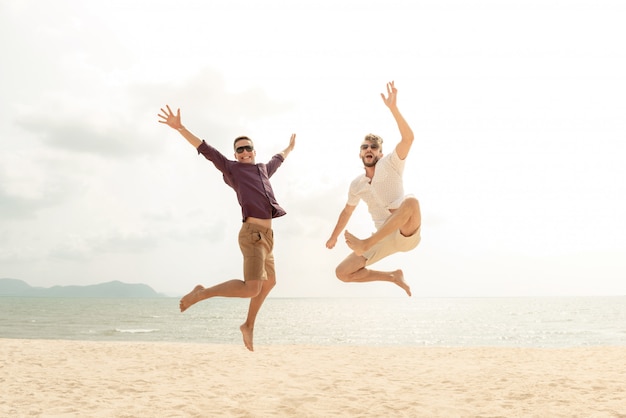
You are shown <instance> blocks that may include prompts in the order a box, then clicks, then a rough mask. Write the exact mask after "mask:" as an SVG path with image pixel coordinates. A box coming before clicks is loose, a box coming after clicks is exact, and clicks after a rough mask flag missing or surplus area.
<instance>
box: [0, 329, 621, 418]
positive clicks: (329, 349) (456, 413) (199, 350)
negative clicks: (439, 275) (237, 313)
mask: <svg viewBox="0 0 626 418" xmlns="http://www.w3.org/2000/svg"><path fill="white" fill-rule="evenodd" d="M0 347H1V348H0V387H2V396H1V397H0V416H2V417H23V416H29V417H38V416H39V417H87V416H89V417H332V416H342V417H626V347H592V348H568V349H534V348H440V347H437V348H415V347H360V346H357V347H347V346H320V347H315V346H259V347H256V351H255V352H253V353H251V352H248V351H247V350H246V349H245V348H244V347H243V345H242V346H231V345H207V344H178V343H147V342H146V343H144V342H137V343H135V342H92V341H58V340H17V339H16V340H14V339H0Z"/></svg>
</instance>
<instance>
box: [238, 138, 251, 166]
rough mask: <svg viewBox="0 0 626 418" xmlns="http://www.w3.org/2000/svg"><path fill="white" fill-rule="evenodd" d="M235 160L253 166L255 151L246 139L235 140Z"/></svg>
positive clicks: (248, 139)
mask: <svg viewBox="0 0 626 418" xmlns="http://www.w3.org/2000/svg"><path fill="white" fill-rule="evenodd" d="M233 145H234V148H235V158H236V159H237V161H239V162H240V163H244V164H254V158H255V157H256V151H255V150H254V144H253V143H252V140H251V139H250V138H248V137H239V138H237V139H235V142H234V144H233Z"/></svg>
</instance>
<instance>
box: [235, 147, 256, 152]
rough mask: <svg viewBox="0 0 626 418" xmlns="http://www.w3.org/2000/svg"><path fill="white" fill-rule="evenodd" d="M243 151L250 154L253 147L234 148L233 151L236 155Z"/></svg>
mask: <svg viewBox="0 0 626 418" xmlns="http://www.w3.org/2000/svg"><path fill="white" fill-rule="evenodd" d="M244 150H246V151H248V152H252V151H254V147H253V146H252V145H244V146H243V147H237V148H235V151H236V152H237V154H241V153H242V152H243V151H244Z"/></svg>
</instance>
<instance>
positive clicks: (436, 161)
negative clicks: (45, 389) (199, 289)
mask: <svg viewBox="0 0 626 418" xmlns="http://www.w3.org/2000/svg"><path fill="white" fill-rule="evenodd" d="M625 21H626V4H625V3H623V2H622V1H618V0H616V1H603V0H588V1H576V0H563V1H554V0H540V1H534V0H523V1H507V0H493V1H487V0H482V1H466V0H458V1H450V0H433V1H419V0H410V1H403V2H398V1H388V0H385V1H367V0H358V1H357V0H354V1H341V0H318V1H287V0H284V1H278V0H274V1H257V0H224V1H201V0H197V1H188V0H187V1H185V0H182V1H176V2H172V1H167V2H166V1H161V0H150V1H147V0H146V1H128V0H106V1H104V0H102V1H88V2H86V1H82V0H77V1H64V0H56V1H54V2H50V1H44V0H40V1H28V0H21V1H13V0H0V56H1V57H2V64H1V65H0V278H1V277H6V278H15V279H21V280H24V281H26V282H28V283H29V284H31V285H33V286H44V287H49V286H53V285H86V284H94V283H101V282H105V281H110V280H120V281H123V282H129V283H137V282H141V283H146V284H148V285H150V286H152V287H153V288H154V289H155V290H156V291H158V292H163V293H166V294H169V295H172V296H176V295H180V294H184V293H186V292H187V291H189V290H190V289H191V288H192V287H193V286H194V285H195V284H197V283H202V284H204V285H211V284H215V283H218V282H221V281H224V280H226V279H231V278H240V277H241V264H242V261H241V254H240V252H239V248H238V244H237V233H238V230H239V227H240V214H241V212H240V208H239V206H238V205H237V202H236V197H235V194H234V192H233V191H232V189H230V188H229V187H228V186H226V184H224V182H223V181H222V178H221V174H220V173H219V172H218V171H217V170H216V169H215V168H214V167H213V165H212V164H211V163H210V162H208V161H207V160H205V159H204V158H203V157H201V156H198V155H197V154H196V151H195V150H194V149H193V148H192V147H191V146H190V145H189V144H188V143H186V141H185V140H184V139H183V138H182V137H181V136H180V135H179V134H178V133H177V132H175V131H174V130H172V129H170V128H168V127H166V126H164V125H162V124H159V123H157V120H158V118H157V114H158V113H159V109H160V108H161V107H163V106H164V105H165V104H169V105H170V106H171V107H172V108H173V109H176V108H180V109H181V112H182V120H183V123H184V124H185V125H186V126H187V127H188V128H189V129H190V130H191V131H192V132H194V133H195V134H196V135H197V136H199V137H201V138H203V139H205V140H207V142H209V143H211V144H213V145H214V146H215V147H216V148H218V149H219V150H220V151H222V152H223V153H224V154H226V155H227V156H229V157H231V156H232V140H233V139H234V138H235V137H236V136H238V135H248V136H250V137H251V138H253V139H254V141H255V145H256V148H257V161H258V162H266V161H268V160H269V159H270V158H271V156H272V155H273V154H274V153H276V152H279V151H280V150H282V149H283V148H284V147H286V146H287V145H288V142H289V137H290V135H291V133H292V132H295V133H296V134H297V143H296V148H295V150H294V151H293V152H292V153H291V154H290V155H289V157H288V159H287V160H286V161H285V163H284V164H283V165H282V167H281V168H280V169H279V170H278V171H277V173H276V174H275V175H274V177H272V183H273V186H274V191H275V194H276V196H277V199H278V201H279V202H280V204H281V206H283V207H284V208H285V209H286V210H287V212H288V214H287V215H286V216H285V217H282V218H279V219H276V220H274V223H273V226H274V230H275V237H276V242H275V250H274V251H275V257H276V264H277V266H276V267H277V273H278V285H277V287H276V288H275V290H274V292H273V293H272V296H275V297H281V296H283V297H291V296H294V297H307V296H392V297H393V296H398V297H406V296H405V295H404V292H403V291H402V289H400V288H398V287H395V286H392V285H389V284H382V283H379V284H345V283H342V282H340V281H338V280H337V279H336V278H335V275H334V269H335V266H336V265H337V264H338V263H339V262H340V261H341V260H342V259H343V258H344V257H345V256H346V255H347V254H348V252H349V249H348V247H347V246H346V245H345V243H344V242H343V241H342V240H340V241H339V243H338V245H337V246H336V247H335V248H334V249H333V250H328V249H326V248H325V243H326V240H327V239H328V237H329V235H330V233H331V231H332V229H333V227H334V225H335V222H336V220H337V217H338V215H339V212H340V211H341V209H342V208H343V206H344V204H345V202H346V198H347V190H348V185H349V183H350V181H351V180H352V179H353V178H354V177H356V176H357V175H359V174H360V173H362V165H361V164H360V160H359V159H358V146H359V144H360V142H361V140H362V138H363V136H364V135H365V134H367V133H369V132H373V133H376V134H379V135H381V136H382V137H383V138H384V139H385V146H386V148H385V150H386V151H391V148H392V147H393V145H395V143H396V142H397V141H398V140H399V134H398V131H397V128H396V125H395V122H394V121H393V118H392V117H391V115H390V113H389V111H388V109H387V108H386V107H385V105H384V104H383V102H382V100H381V98H380V93H381V92H384V91H385V83H386V82H388V81H390V80H395V83H396V87H397V88H398V105H399V108H400V110H401V112H402V113H403V114H404V116H405V118H406V119H407V121H408V122H409V124H410V125H411V126H412V128H413V130H414V132H415V137H416V140H415V142H414V145H413V148H412V150H411V153H410V154H409V157H408V160H407V163H406V169H405V190H406V192H407V193H412V194H414V195H416V196H417V197H418V199H419V200H420V203H421V207H422V219H423V225H422V242H421V244H420V245H419V246H418V248H417V249H415V250H414V251H412V252H410V253H406V254H398V255H394V256H392V257H390V258H388V259H386V260H383V261H381V262H380V263H378V264H376V265H375V266H376V267H377V268H379V269H382V270H387V269H389V270H391V269H396V268H402V269H403V270H404V272H405V277H406V279H407V281H408V282H409V284H410V285H411V287H412V291H413V295H414V296H417V297H421V296H425V297H436V296H524V295H624V294H626V280H625V279H626V261H625V260H626V257H625V256H626V221H625V218H624V214H626V199H625V197H626V164H625V163H624V161H625V160H626V49H625V48H624V39H626V25H624V22H625ZM348 229H349V230H350V231H351V232H353V233H355V234H357V235H360V236H367V235H369V234H370V233H371V232H372V230H373V224H372V222H371V220H370V219H369V215H368V214H367V211H366V208H365V207H364V204H363V203H361V205H360V206H359V207H358V208H357V210H356V211H355V214H354V216H353V218H352V220H351V222H350V224H349V225H348Z"/></svg>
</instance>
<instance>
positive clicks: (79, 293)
mask: <svg viewBox="0 0 626 418" xmlns="http://www.w3.org/2000/svg"><path fill="white" fill-rule="evenodd" d="M0 296H20V297H42V298H43V297H65V298H160V297H165V295H162V294H160V293H157V292H155V291H154V289H152V288H151V287H150V286H148V285H146V284H141V283H122V282H120V281H117V280H116V281H112V282H107V283H100V284H93V285H87V286H53V287H32V286H30V285H29V284H28V283H26V282H25V281H23V280H16V279H0Z"/></svg>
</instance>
